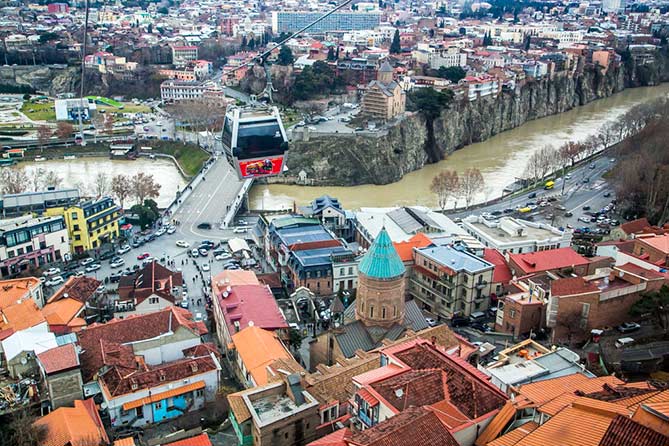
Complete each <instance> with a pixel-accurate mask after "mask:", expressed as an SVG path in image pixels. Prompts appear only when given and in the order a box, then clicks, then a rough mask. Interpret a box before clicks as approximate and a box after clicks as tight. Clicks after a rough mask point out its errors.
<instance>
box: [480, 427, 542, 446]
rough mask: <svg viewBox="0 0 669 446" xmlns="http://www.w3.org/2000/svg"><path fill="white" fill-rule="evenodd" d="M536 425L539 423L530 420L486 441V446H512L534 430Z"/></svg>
mask: <svg viewBox="0 0 669 446" xmlns="http://www.w3.org/2000/svg"><path fill="white" fill-rule="evenodd" d="M538 427H539V425H538V424H537V423H535V422H534V421H530V422H528V423H525V424H523V425H521V426H519V427H517V428H515V429H514V430H512V431H510V432H507V433H506V434H504V435H502V436H501V437H499V438H497V439H495V440H493V441H491V442H489V443H487V444H486V446H514V445H515V444H516V443H518V442H519V441H520V440H522V439H523V438H525V437H526V436H527V435H529V434H530V433H532V432H534V431H535V430H536V429H537V428H538Z"/></svg>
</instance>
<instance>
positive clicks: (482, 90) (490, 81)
mask: <svg viewBox="0 0 669 446" xmlns="http://www.w3.org/2000/svg"><path fill="white" fill-rule="evenodd" d="M465 82H466V83H467V86H468V87H469V94H468V98H469V100H470V101H475V100H477V99H479V98H484V97H486V96H497V94H498V93H499V90H500V88H499V81H498V80H497V78H494V77H474V76H467V77H466V78H465Z"/></svg>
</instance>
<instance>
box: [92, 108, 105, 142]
mask: <svg viewBox="0 0 669 446" xmlns="http://www.w3.org/2000/svg"><path fill="white" fill-rule="evenodd" d="M91 124H93V127H94V128H95V132H94V133H93V142H98V132H99V131H101V130H103V129H104V128H105V115H102V114H100V113H94V114H93V116H92V117H91Z"/></svg>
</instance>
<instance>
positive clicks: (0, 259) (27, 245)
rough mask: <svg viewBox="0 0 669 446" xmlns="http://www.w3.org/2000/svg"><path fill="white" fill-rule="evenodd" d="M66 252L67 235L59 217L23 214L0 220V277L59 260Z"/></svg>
mask: <svg viewBox="0 0 669 446" xmlns="http://www.w3.org/2000/svg"><path fill="white" fill-rule="evenodd" d="M69 252H70V238H69V236H68V231H67V229H66V227H65V220H64V219H63V217H62V216H50V217H37V218H34V217H32V216H31V215H24V216H22V217H15V218H11V219H7V220H1V221H0V276H1V277H7V276H11V275H14V274H17V273H20V272H21V271H26V270H28V269H30V268H39V267H40V266H42V265H44V264H46V263H51V262H54V261H57V260H62V259H63V258H64V257H65V256H68V255H69Z"/></svg>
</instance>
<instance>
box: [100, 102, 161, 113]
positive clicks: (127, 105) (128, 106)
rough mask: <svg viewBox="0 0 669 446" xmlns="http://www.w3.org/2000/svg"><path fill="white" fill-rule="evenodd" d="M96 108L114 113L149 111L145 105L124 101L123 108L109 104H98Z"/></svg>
mask: <svg viewBox="0 0 669 446" xmlns="http://www.w3.org/2000/svg"><path fill="white" fill-rule="evenodd" d="M97 107H98V110H104V111H105V112H114V113H151V109H150V108H149V107H147V106H146V105H141V104H140V105H136V104H133V103H132V102H124V103H123V108H117V107H112V106H110V105H102V104H98V106H97Z"/></svg>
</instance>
